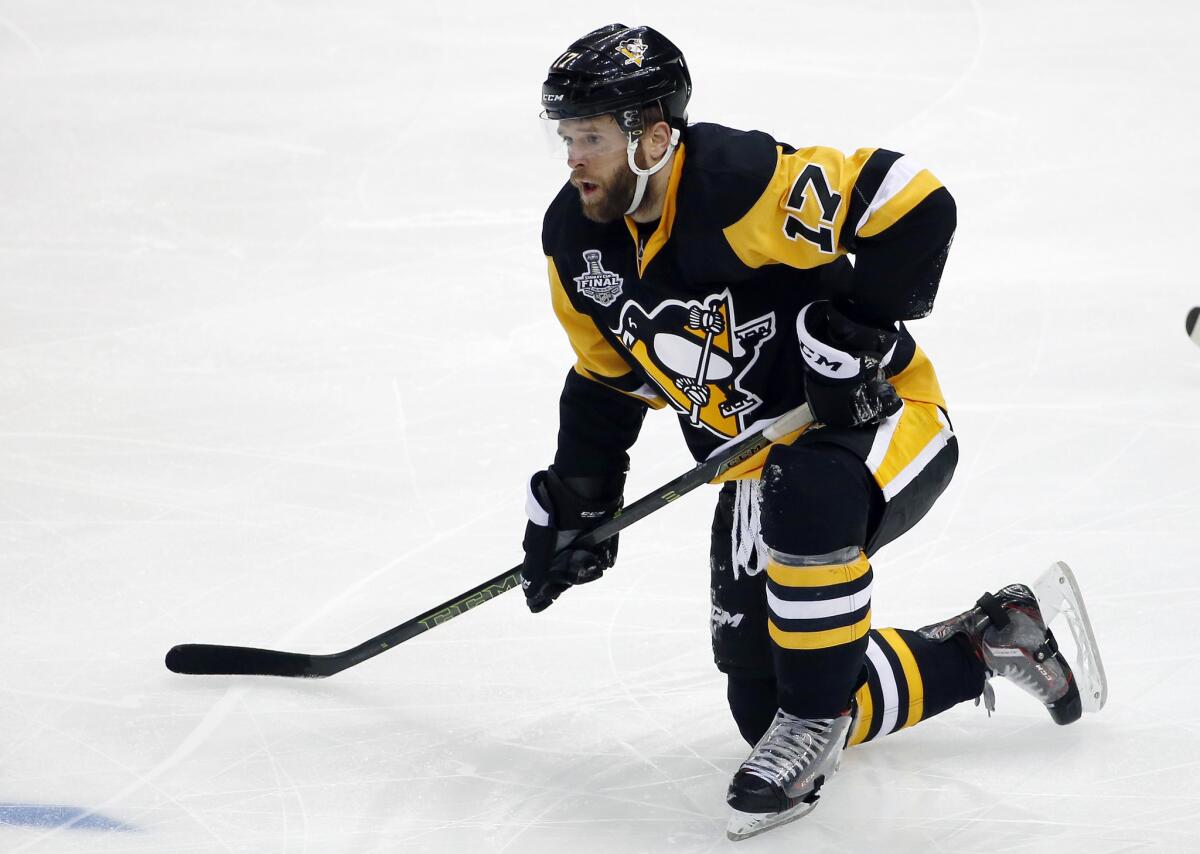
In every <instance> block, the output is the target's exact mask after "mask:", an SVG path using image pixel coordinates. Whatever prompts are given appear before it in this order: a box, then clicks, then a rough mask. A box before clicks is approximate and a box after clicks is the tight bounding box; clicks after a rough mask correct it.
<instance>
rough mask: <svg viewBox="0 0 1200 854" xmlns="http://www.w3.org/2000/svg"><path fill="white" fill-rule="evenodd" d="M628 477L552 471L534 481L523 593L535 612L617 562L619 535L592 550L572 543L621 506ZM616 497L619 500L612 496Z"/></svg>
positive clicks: (529, 498) (529, 500)
mask: <svg viewBox="0 0 1200 854" xmlns="http://www.w3.org/2000/svg"><path fill="white" fill-rule="evenodd" d="M624 486H625V476H624V475H623V474H622V475H619V476H611V477H568V478H560V477H559V476H558V473H557V472H556V471H555V470H554V469H553V468H549V469H547V470H545V471H540V472H538V473H537V474H535V475H534V476H533V477H532V478H531V479H530V481H529V494H528V495H527V496H526V502H525V509H526V512H527V514H528V516H529V524H528V525H526V526H525V541H524V542H523V543H522V545H523V546H524V547H525V561H524V562H523V563H522V564H521V589H522V590H524V591H525V603H526V604H527V605H528V606H529V610H530V611H532V612H533V613H535V614H536V613H537V612H538V611H544V610H545V609H547V608H549V607H550V605H551V604H552V603H553V602H554V600H555V599H557V598H558V596H559V594H561V593H562V592H563V591H564V590H566V589H567V588H568V587H570V586H571V585H573V584H586V583H587V582H589V581H595V580H596V579H597V578H599V577H600V576H601V575H602V574H603V573H604V570H606V569H608V568H609V567H610V566H612V565H613V563H614V562H615V561H616V559H617V536H616V535H614V536H612V537H610V538H609V539H607V540H605V541H604V542H603V543H600V544H599V545H595V546H591V547H588V548H584V547H582V546H581V547H579V548H571V547H570V543H571V541H572V540H574V539H575V538H577V537H579V536H580V535H581V534H583V533H584V532H585V531H588V530H591V529H592V528H594V527H596V526H597V525H599V524H600V523H601V522H603V521H605V520H606V519H608V518H609V517H611V516H612V515H613V514H614V513H616V512H617V510H618V509H620V507H621V491H622V489H623V488H624ZM613 496H615V497H613Z"/></svg>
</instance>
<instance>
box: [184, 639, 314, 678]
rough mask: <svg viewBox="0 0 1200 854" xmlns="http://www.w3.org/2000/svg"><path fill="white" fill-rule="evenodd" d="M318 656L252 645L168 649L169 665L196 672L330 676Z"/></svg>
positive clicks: (198, 673) (311, 676) (188, 671)
mask: <svg viewBox="0 0 1200 854" xmlns="http://www.w3.org/2000/svg"><path fill="white" fill-rule="evenodd" d="M316 658H317V657H316V656H312V655H304V654H302V653H298V652H280V651H279V650H274V649H255V648H254V647H249V646H221V645H220V644H208V643H184V644H179V645H178V646H173V647H171V649H170V651H169V652H167V659H166V663H167V669H168V670H170V671H171V672H173V673H187V674H191V675H196V676H217V675H221V676H292V677H306V678H312V679H319V678H321V677H323V676H328V675H329V673H328V672H326V668H322V667H320V665H319V664H318V662H317V660H316Z"/></svg>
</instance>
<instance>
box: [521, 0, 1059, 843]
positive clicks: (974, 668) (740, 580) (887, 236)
mask: <svg viewBox="0 0 1200 854" xmlns="http://www.w3.org/2000/svg"><path fill="white" fill-rule="evenodd" d="M690 95H691V79H690V75H689V72H688V68H687V64H686V63H685V61H684V58H683V55H682V54H681V53H680V51H679V50H678V49H677V48H676V47H675V46H674V45H673V44H672V43H671V42H670V41H668V40H667V39H666V38H664V37H663V36H662V35H661V34H660V33H658V32H656V31H655V30H653V29H650V28H648V27H632V28H631V27H626V26H624V25H621V24H612V25H610V26H607V27H603V28H601V29H598V30H596V31H594V32H591V33H588V34H587V35H586V36H584V37H583V38H581V39H579V40H578V41H576V42H575V43H574V44H572V45H571V46H570V47H569V48H568V49H567V50H566V52H564V53H563V54H562V55H561V56H560V57H559V58H558V59H557V60H555V61H554V63H553V65H551V67H550V71H549V76H548V77H547V79H546V81H545V83H544V84H543V87H542V107H543V118H545V119H547V120H548V125H549V127H550V128H551V129H552V130H553V131H554V133H556V134H557V136H558V138H559V140H560V144H561V146H562V150H563V153H564V155H565V157H566V162H567V165H568V167H569V170H570V179H569V181H568V182H567V184H566V185H565V186H563V188H562V190H561V191H560V192H559V194H558V196H557V197H556V198H555V199H554V201H553V202H552V203H551V205H550V207H549V210H548V211H547V212H546V216H545V220H544V225H543V232H542V242H543V249H544V252H545V255H546V257H547V266H548V272H549V279H550V298H551V302H552V304H553V308H554V311H555V313H556V315H557V317H558V320H559V321H560V323H561V324H562V326H563V328H564V329H565V331H566V333H567V335H568V337H569V339H570V342H571V345H572V347H573V348H574V351H575V354H576V356H577V361H576V363H575V366H574V368H573V369H572V370H571V371H570V372H569V373H568V374H567V377H566V381H565V384H564V387H563V392H562V396H561V401H560V409H559V416H560V429H559V434H558V448H557V452H556V454H555V456H554V462H553V464H552V465H551V466H550V467H548V468H547V469H546V470H544V471H540V472H538V473H537V474H535V475H534V476H533V477H532V479H531V481H530V483H529V490H528V496H527V499H528V500H527V509H528V512H529V524H528V526H527V528H526V533H525V538H524V543H523V545H524V549H525V559H524V563H523V567H522V579H523V585H522V586H523V588H524V592H525V596H526V599H527V602H528V605H529V608H530V610H531V611H533V612H534V613H537V612H539V611H542V610H543V609H545V608H547V607H549V606H550V604H551V603H553V602H554V600H555V599H556V598H557V597H558V596H559V595H560V594H561V593H563V591H565V590H566V589H567V588H568V587H570V586H571V585H575V584H581V583H585V582H590V581H593V580H595V579H597V578H599V577H600V575H601V574H602V573H603V571H604V570H605V569H606V568H608V567H610V566H612V565H613V562H614V560H615V558H616V553H617V538H616V537H613V538H612V539H610V540H609V541H607V542H605V543H603V544H601V545H599V546H596V547H592V548H580V547H577V548H571V547H570V543H571V541H572V540H573V539H574V538H575V537H576V536H578V534H579V533H580V532H582V531H585V530H587V529H589V528H591V527H593V526H595V525H596V524H598V523H599V522H600V521H601V520H603V519H605V518H608V517H609V516H611V515H612V514H613V513H615V512H616V511H617V510H618V509H619V508H620V507H621V502H622V492H623V488H624V483H625V473H626V470H627V468H628V463H629V457H628V454H627V451H628V449H629V448H630V447H631V446H632V444H633V443H634V441H635V440H636V438H637V436H638V432H639V430H640V427H641V424H642V419H643V416H644V415H645V413H646V411H647V409H661V408H669V409H672V410H674V411H675V412H676V413H677V415H678V417H679V420H680V423H681V426H682V429H683V433H684V436H685V439H686V441H687V444H688V446H689V449H690V450H691V452H692V454H693V455H694V456H695V458H696V459H697V460H700V459H704V458H705V457H707V456H708V455H709V454H711V453H712V452H713V451H714V450H715V449H718V448H720V447H721V446H722V445H725V444H726V443H729V442H731V441H732V440H734V439H736V438H737V437H738V436H740V435H742V434H743V433H745V432H746V431H748V430H752V429H755V428H756V427H761V426H762V425H763V424H764V423H766V422H769V421H771V420H773V419H775V418H777V417H779V416H780V415H781V414H783V413H784V412H786V411H788V410H790V409H792V408H793V407H796V406H798V405H799V404H801V403H803V402H805V401H807V402H808V404H809V405H810V407H811V410H812V413H813V416H814V418H815V421H816V422H817V423H814V424H813V425H812V426H811V427H810V428H809V429H807V430H804V431H801V432H799V433H798V434H793V435H790V436H787V437H785V439H784V440H782V441H780V442H778V443H776V444H775V445H773V446H772V447H770V448H769V449H768V450H767V451H765V452H764V453H762V454H759V455H758V456H756V457H754V458H753V459H750V460H747V461H745V462H743V463H742V464H740V465H739V466H737V467H736V468H734V469H733V470H731V471H730V472H728V473H727V474H726V475H725V476H724V478H723V479H724V480H725V481H726V482H725V483H724V485H723V486H722V488H721V490H720V494H719V497H718V501H717V508H716V515H715V519H714V522H713V526H712V534H711V536H712V539H711V589H712V637H713V650H714V655H715V659H716V664H717V667H718V668H719V669H720V670H721V671H722V672H723V673H724V674H726V677H727V681H728V701H729V706H730V709H731V711H732V714H733V718H734V721H735V722H736V724H737V727H738V729H739V730H740V732H741V734H742V736H743V737H744V738H745V739H746V741H747V742H748V743H749V744H751V745H753V750H752V752H751V753H750V755H749V757H748V758H747V759H746V761H745V762H744V763H742V766H741V767H740V768H739V769H738V771H737V772H736V773H735V774H734V776H733V780H732V782H731V784H730V787H729V793H728V802H729V804H730V806H731V807H732V808H733V811H734V812H733V817H732V819H731V821H730V826H729V835H730V836H731V837H732V838H735V839H740V838H744V837H746V836H750V835H753V834H755V833H759V832H761V831H762V830H765V829H767V828H769V827H773V826H776V825H778V824H781V823H783V822H785V821H790V820H792V819H794V818H797V817H799V816H801V815H803V814H805V813H806V812H807V811H808V810H810V809H811V808H812V806H813V805H814V803H815V801H816V798H817V795H818V793H819V792H820V790H821V787H822V786H823V785H824V784H825V782H826V781H828V779H829V778H830V776H831V775H832V774H833V773H834V771H835V770H836V769H837V768H838V765H839V760H840V756H841V752H842V749H843V747H844V746H845V745H847V744H851V745H853V744H858V743H860V742H865V741H869V740H871V739H873V738H877V737H879V736H881V735H886V734H888V733H890V732H894V731H896V730H899V729H903V728H905V727H909V726H912V725H913V724H916V723H918V722H920V721H922V720H925V719H928V718H930V717H932V716H933V715H936V714H938V713H939V712H942V711H944V710H945V709H948V708H950V707H951V706H953V705H955V704H957V703H960V702H963V701H966V700H975V699H976V698H978V697H979V696H980V695H981V694H982V693H983V692H984V688H985V683H986V680H987V679H988V678H989V677H990V676H993V675H1003V676H1009V677H1013V678H1014V680H1015V681H1016V682H1017V684H1019V685H1021V686H1022V687H1023V688H1025V689H1026V690H1028V691H1029V692H1030V693H1032V694H1033V695H1034V696H1035V697H1036V698H1037V699H1038V700H1039V701H1041V702H1042V703H1044V704H1045V705H1046V706H1047V708H1048V709H1049V710H1050V714H1051V716H1052V717H1053V719H1054V720H1055V721H1057V722H1058V723H1061V724H1066V723H1070V722H1072V721H1074V720H1076V719H1077V718H1078V717H1079V716H1080V708H1081V707H1080V697H1079V691H1078V689H1077V687H1076V685H1075V681H1074V676H1073V674H1072V670H1071V668H1070V666H1069V665H1068V664H1067V662H1066V660H1065V659H1064V658H1063V656H1062V655H1061V654H1059V653H1058V652H1057V648H1056V646H1055V643H1054V640H1053V637H1052V636H1051V634H1050V632H1049V630H1048V629H1047V628H1046V625H1045V622H1044V621H1043V618H1042V614H1041V612H1040V611H1039V606H1038V601H1037V599H1036V598H1035V597H1034V596H1033V594H1032V593H1031V591H1030V589H1029V588H1028V587H1025V586H1023V585H1012V586H1009V587H1006V588H1004V589H1003V590H1001V591H1000V592H998V593H997V594H995V595H994V596H991V595H988V596H985V597H984V598H983V599H981V600H980V601H979V603H978V604H977V606H976V607H974V608H972V609H971V610H969V611H967V612H966V613H964V614H962V615H960V616H958V617H955V618H953V619H951V620H947V621H945V622H942V623H939V624H937V625H934V626H930V627H927V628H925V629H922V630H920V631H906V630H900V629H888V628H881V629H874V628H872V627H871V591H872V578H873V569H872V566H871V564H870V562H869V558H870V556H871V555H872V554H873V553H874V552H875V551H876V550H877V549H879V548H880V547H881V546H883V545H884V544H886V543H888V542H891V541H892V540H894V539H895V538H896V537H898V536H900V535H901V534H903V533H904V532H905V531H907V530H908V529H909V528H911V527H912V526H913V525H914V524H916V522H918V521H919V520H920V519H921V517H922V516H924V514H925V513H926V512H927V511H928V510H929V508H930V506H931V505H932V504H933V502H934V501H935V500H936V499H937V497H938V496H939V495H940V494H941V493H942V491H943V490H944V489H945V488H946V485H947V483H948V482H949V481H950V477H951V475H952V473H953V471H954V467H955V463H956V461H957V456H958V444H957V440H956V438H955V436H954V433H953V431H952V429H951V425H950V420H949V417H948V415H947V409H946V402H945V400H944V399H943V397H942V392H941V389H940V388H939V386H938V381H937V378H936V376H935V374H934V370H933V366H932V365H931V363H930V361H929V359H928V358H927V357H926V355H925V354H924V353H923V352H922V350H921V349H920V348H919V347H918V346H917V344H916V342H915V341H914V340H913V338H912V336H911V335H910V334H909V331H908V329H907V328H906V327H905V325H904V323H903V321H909V320H915V319H918V318H922V317H924V316H926V315H927V314H929V313H930V311H931V309H932V307H933V303H934V296H935V293H936V291H937V287H938V283H939V281H940V279H941V276H942V269H943V265H944V264H945V260H946V255H947V252H948V250H949V248H950V242H951V238H952V236H953V233H954V228H955V206H954V201H953V200H952V198H951V196H950V194H949V192H947V190H946V189H945V188H944V187H943V186H942V184H941V183H940V182H939V181H938V179H937V178H935V177H934V176H933V175H932V174H931V173H930V172H929V171H927V170H926V169H924V168H922V167H921V166H920V165H919V164H918V163H916V162H915V161H914V160H913V158H911V157H908V156H905V155H902V154H899V153H897V152H892V151H886V150H883V149H870V148H867V149H860V150H858V151H856V152H854V153H853V154H849V155H845V154H843V153H841V152H839V151H836V150H833V149H830V148H822V147H807V148H793V147H792V146H790V145H787V144H785V143H781V142H777V141H776V140H774V139H772V138H771V137H770V136H768V135H767V134H765V133H761V132H757V131H751V132H745V131H738V130H732V129H730V128H726V127H722V126H720V125H715V124H695V125H691V126H689V125H688V123H687V104H688V99H689V97H690ZM848 255H853V256H854V259H855V261H854V264H853V265H851V263H850V261H849V260H848V258H847V256H848Z"/></svg>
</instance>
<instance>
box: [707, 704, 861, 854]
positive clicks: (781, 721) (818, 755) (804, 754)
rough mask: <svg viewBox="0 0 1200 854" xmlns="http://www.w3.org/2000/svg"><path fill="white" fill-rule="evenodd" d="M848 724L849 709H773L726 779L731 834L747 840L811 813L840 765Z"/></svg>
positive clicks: (735, 837)
mask: <svg viewBox="0 0 1200 854" xmlns="http://www.w3.org/2000/svg"><path fill="white" fill-rule="evenodd" d="M850 723H851V718H850V714H849V712H847V713H846V714H844V715H841V716H839V717H836V718H820V719H815V720H806V719H804V718H798V717H795V716H794V715H789V714H788V713H787V712H785V711H783V710H782V709H780V710H779V711H778V712H776V713H775V720H773V721H772V722H771V726H770V727H769V728H768V729H767V732H766V734H765V735H764V736H763V737H762V738H761V739H759V741H758V744H756V745H754V750H753V751H751V752H750V756H749V758H748V759H746V761H745V762H743V763H742V766H741V767H740V768H738V770H737V773H735V774H734V775H733V780H732V781H730V783H729V793H728V794H727V795H726V796H725V800H726V802H728V804H729V806H730V807H732V808H733V815H732V816H731V817H730V819H729V826H728V828H727V830H726V833H727V835H728V836H729V838H730V839H732V840H735V841H736V840H739V839H747V838H749V837H751V836H756V835H758V834H759V833H762V832H763V831H765V830H770V829H771V828H773V827H778V826H779V825H781V824H786V823H787V822H789V821H795V820H796V819H798V818H800V817H801V816H805V815H807V814H808V813H809V812H811V811H812V809H813V807H815V806H816V805H817V798H818V797H819V796H820V792H821V787H822V786H824V785H825V782H826V781H827V780H828V779H829V778H830V777H832V776H833V774H834V772H835V771H837V769H838V766H839V765H840V764H841V760H842V748H843V747H845V745H846V739H847V737H848V736H849V734H850Z"/></svg>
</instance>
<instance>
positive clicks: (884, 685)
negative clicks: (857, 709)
mask: <svg viewBox="0 0 1200 854" xmlns="http://www.w3.org/2000/svg"><path fill="white" fill-rule="evenodd" d="M867 660H869V661H870V662H871V664H872V665H874V667H875V675H876V676H878V677H879V687H880V689H881V690H882V692H883V717H882V718H881V719H880V724H879V735H887V734H888V733H889V732H891V731H892V730H894V729H895V728H896V718H897V714H898V712H899V709H900V691H899V690H898V689H897V688H896V674H895V673H893V672H892V665H891V663H890V662H889V661H888V660H887V656H886V655H884V654H883V650H882V649H880V648H879V644H877V643H875V638H870V639H869V640H868V641H867Z"/></svg>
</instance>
